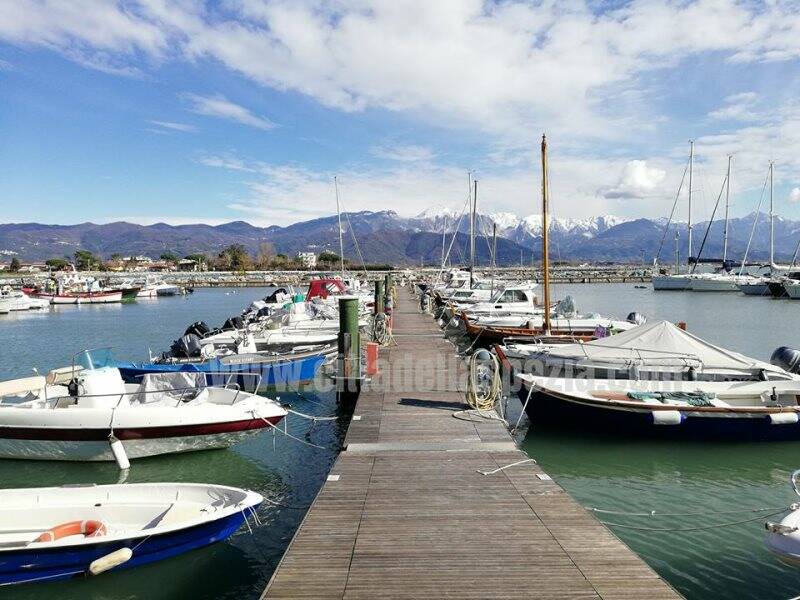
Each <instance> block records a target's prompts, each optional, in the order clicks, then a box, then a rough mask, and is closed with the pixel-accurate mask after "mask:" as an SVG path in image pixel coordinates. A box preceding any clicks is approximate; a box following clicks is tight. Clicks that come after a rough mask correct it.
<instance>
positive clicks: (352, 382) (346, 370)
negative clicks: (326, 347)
mask: <svg viewBox="0 0 800 600" xmlns="http://www.w3.org/2000/svg"><path fill="white" fill-rule="evenodd" d="M338 341H339V368H338V369H337V375H338V378H339V392H340V393H345V394H346V393H357V392H358V390H359V388H360V383H361V335H360V333H359V330H358V298H340V299H339V340H338Z"/></svg>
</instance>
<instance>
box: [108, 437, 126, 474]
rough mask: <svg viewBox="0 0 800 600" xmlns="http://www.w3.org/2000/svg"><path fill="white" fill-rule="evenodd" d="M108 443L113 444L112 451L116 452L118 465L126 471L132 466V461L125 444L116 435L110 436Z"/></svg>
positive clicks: (115, 457) (115, 458)
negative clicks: (126, 451)
mask: <svg viewBox="0 0 800 600" xmlns="http://www.w3.org/2000/svg"><path fill="white" fill-rule="evenodd" d="M108 443H109V444H111V452H112V453H113V454H114V460H115V461H117V466H118V467H119V468H120V470H122V471H125V470H127V469H130V468H131V461H129V460H128V455H127V454H126V453H125V446H123V445H122V442H121V441H120V440H119V439H118V438H117V436H115V435H113V434H112V435H111V436H110V437H109V438H108Z"/></svg>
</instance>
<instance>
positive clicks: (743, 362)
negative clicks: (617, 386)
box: [529, 321, 785, 374]
mask: <svg viewBox="0 0 800 600" xmlns="http://www.w3.org/2000/svg"><path fill="white" fill-rule="evenodd" d="M529 356H530V358H538V359H541V360H543V361H544V362H546V363H548V364H552V365H555V364H563V365H566V364H571V365H583V366H589V365H592V366H600V365H603V366H609V367H612V368H620V367H626V366H628V365H632V364H639V365H647V366H652V367H659V368H688V367H695V368H698V369H703V370H705V371H708V370H723V371H727V370H735V371H743V370H744V371H751V372H758V371H762V370H763V371H768V372H780V373H783V374H785V371H784V370H783V369H781V368H780V367H777V366H774V365H771V364H769V363H766V362H763V361H759V360H756V359H755V358H750V357H748V356H745V355H743V354H739V353H738V352H733V351H730V350H726V349H725V348H720V347H719V346H715V345H714V344H710V343H709V342H706V341H705V340H703V339H701V338H699V337H697V336H696V335H693V334H691V333H689V332H688V331H684V330H683V329H680V328H679V327H677V326H675V325H673V324H672V323H670V322H669V321H651V322H648V323H645V324H644V325H639V326H637V327H633V328H632V329H629V330H628V331H624V332H622V333H618V334H616V335H612V336H610V337H606V338H602V339H598V340H593V341H589V342H585V343H575V344H563V345H555V346H548V347H545V348H541V349H539V350H538V351H537V352H531V353H530V354H529Z"/></svg>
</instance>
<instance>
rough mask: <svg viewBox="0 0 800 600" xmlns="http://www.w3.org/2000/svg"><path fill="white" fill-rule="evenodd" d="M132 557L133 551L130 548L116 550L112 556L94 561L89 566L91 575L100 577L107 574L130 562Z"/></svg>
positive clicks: (108, 555)
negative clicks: (101, 574)
mask: <svg viewBox="0 0 800 600" xmlns="http://www.w3.org/2000/svg"><path fill="white" fill-rule="evenodd" d="M132 557H133V550H131V549H130V548H120V549H119V550H115V551H114V552H111V553H110V554H106V555H105V556H101V557H100V558H98V559H96V560H93V561H92V562H91V563H90V564H89V573H91V574H92V575H100V573H105V572H106V571H108V570H109V569H113V568H114V567H118V566H120V565H121V564H124V563H126V562H128V561H129V560H130V559H131V558H132Z"/></svg>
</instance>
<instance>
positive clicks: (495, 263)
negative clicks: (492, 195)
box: [491, 223, 497, 298]
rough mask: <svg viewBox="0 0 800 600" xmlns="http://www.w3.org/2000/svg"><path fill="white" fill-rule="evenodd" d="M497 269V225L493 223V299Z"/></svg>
mask: <svg viewBox="0 0 800 600" xmlns="http://www.w3.org/2000/svg"><path fill="white" fill-rule="evenodd" d="M496 269H497V223H492V296H491V297H492V298H494V272H495V270H496Z"/></svg>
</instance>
